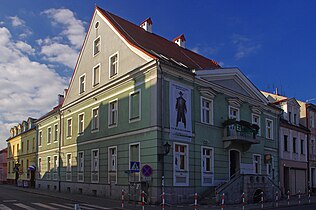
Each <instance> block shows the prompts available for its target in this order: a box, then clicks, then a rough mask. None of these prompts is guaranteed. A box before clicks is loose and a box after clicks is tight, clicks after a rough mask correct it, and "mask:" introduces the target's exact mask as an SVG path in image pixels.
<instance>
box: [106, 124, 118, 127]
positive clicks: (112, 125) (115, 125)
mask: <svg viewBox="0 0 316 210" xmlns="http://www.w3.org/2000/svg"><path fill="white" fill-rule="evenodd" d="M115 127H117V124H111V125H109V126H108V128H115Z"/></svg>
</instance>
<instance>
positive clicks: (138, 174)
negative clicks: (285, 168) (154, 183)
mask: <svg viewBox="0 0 316 210" xmlns="http://www.w3.org/2000/svg"><path fill="white" fill-rule="evenodd" d="M134 145H138V162H139V163H140V164H141V160H140V151H141V149H140V142H136V143H131V144H129V146H128V160H129V163H128V166H129V168H128V169H130V168H131V161H132V160H131V147H132V146H134ZM139 167H140V168H141V165H139ZM134 174H135V177H138V181H140V172H134ZM133 176H134V175H133Z"/></svg>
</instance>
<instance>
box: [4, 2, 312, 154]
mask: <svg viewBox="0 0 316 210" xmlns="http://www.w3.org/2000/svg"><path fill="white" fill-rule="evenodd" d="M95 3H96V4H97V5H98V6H100V7H101V8H103V9H105V10H108V11H110V12H112V13H114V14H116V15H119V16H121V17H123V18H125V19H127V20H129V21H131V22H133V23H135V24H139V23H141V22H142V21H143V20H145V19H146V18H147V17H151V18H152V20H153V32H154V33H156V34H158V35H161V36H163V37H165V38H167V39H170V40H172V39H173V38H175V37H176V36H178V35H180V34H182V33H184V34H185V37H186V40H187V43H186V46H187V48H189V49H191V50H193V51H195V52H198V53H200V54H202V55H204V56H206V57H209V58H211V59H214V60H216V61H217V62H218V63H220V64H221V65H222V66H223V67H238V68H240V69H241V70H242V72H243V73H244V74H245V75H246V76H247V77H248V78H250V80H251V81H252V82H253V83H254V84H255V85H256V86H257V87H258V88H259V89H261V90H265V91H270V92H271V91H273V90H274V88H275V87H278V88H279V92H281V93H282V94H285V95H286V96H288V97H296V98H298V99H300V100H303V101H305V100H308V99H313V98H316V93H315V91H314V89H315V83H314V80H315V78H316V73H315V70H314V68H315V66H316V58H315V55H316V42H315V38H316V13H315V12H314V11H315V9H316V2H315V1H312V0H310V1H308V0H307V1H291V0H279V1H275V0H266V1H253V0H248V1H247V0H244V1H235V0H230V1H220V0H217V1H213V0H208V1H207V0H205V1H204V0H201V1H187V0H182V1H165V0H159V1H150V0H146V1H144V0H140V1H128V0H124V1H123V0H115V1H109V0H108V1H100V0H96V1H90V0H67V1H62V0H55V1H53V0H51V1H44V0H20V1H18V0H1V6H0V72H1V74H0V139H3V140H2V141H0V148H3V147H5V145H6V143H5V139H7V138H8V136H9V128H10V127H11V126H13V125H16V124H17V123H19V122H21V121H22V120H25V119H27V117H28V116H31V117H35V118H38V117H39V116H41V115H43V114H44V113H46V112H48V111H49V110H50V109H51V108H52V107H54V106H55V105H56V103H57V94H59V93H62V92H63V89H64V88H66V87H67V86H68V82H69V79H70V77H71V75H72V72H73V68H74V65H75V62H76V59H77V56H78V53H79V50H80V48H81V45H82V42H83V38H84V35H85V32H86V30H87V27H88V26H89V22H90V19H91V16H92V14H93V11H94V5H95ZM312 102H315V103H316V100H315V101H312Z"/></svg>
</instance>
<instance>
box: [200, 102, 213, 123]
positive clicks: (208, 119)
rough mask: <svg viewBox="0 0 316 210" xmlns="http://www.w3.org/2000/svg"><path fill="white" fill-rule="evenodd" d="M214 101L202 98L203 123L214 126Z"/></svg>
mask: <svg viewBox="0 0 316 210" xmlns="http://www.w3.org/2000/svg"><path fill="white" fill-rule="evenodd" d="M212 116H213V101H212V100H208V99H206V98H203V97H201V122H202V123H205V124H213V122H212V121H213V119H212Z"/></svg>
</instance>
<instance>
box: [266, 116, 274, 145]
mask: <svg viewBox="0 0 316 210" xmlns="http://www.w3.org/2000/svg"><path fill="white" fill-rule="evenodd" d="M268 121H269V122H271V126H270V132H271V135H270V138H269V136H268V128H269V127H268ZM266 138H267V139H270V140H273V120H271V119H266Z"/></svg>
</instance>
